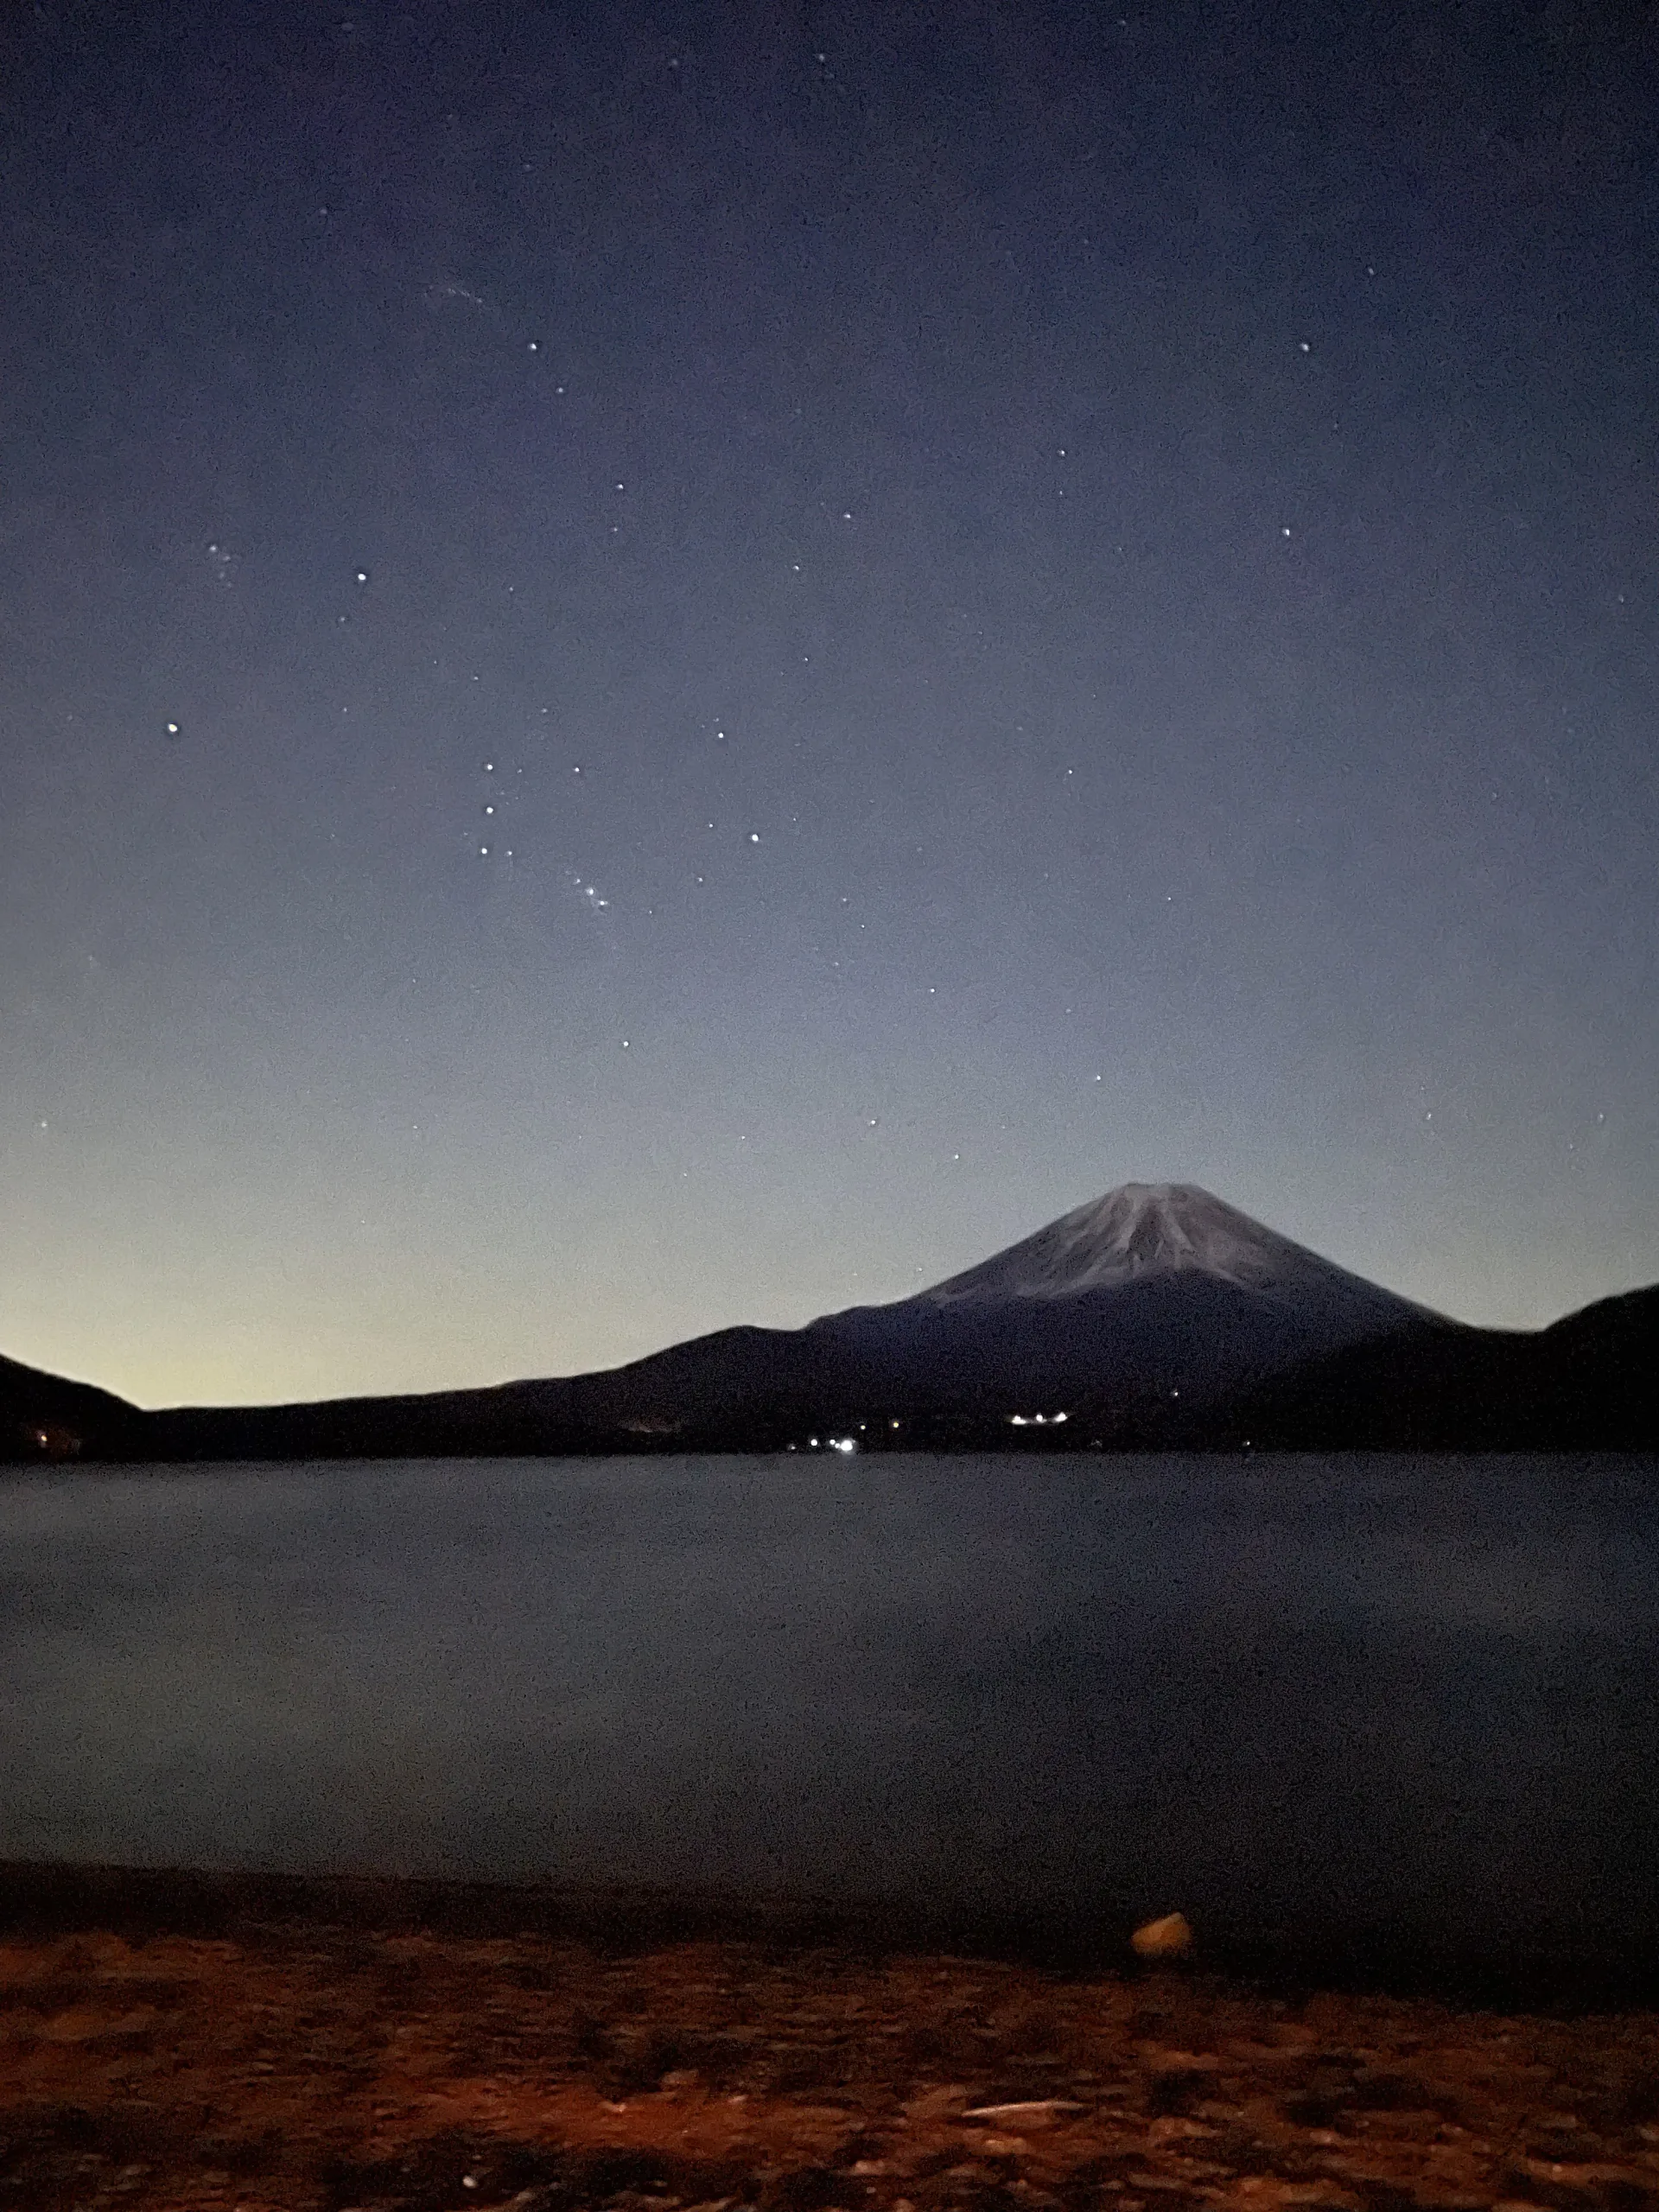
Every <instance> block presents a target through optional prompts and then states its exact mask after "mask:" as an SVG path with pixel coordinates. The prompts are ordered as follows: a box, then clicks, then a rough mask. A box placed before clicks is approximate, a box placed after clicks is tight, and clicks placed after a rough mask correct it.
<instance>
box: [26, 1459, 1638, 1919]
mask: <svg viewBox="0 0 1659 2212" xmlns="http://www.w3.org/2000/svg"><path fill="white" fill-rule="evenodd" d="M1656 1477H1659V1460H1655V1459H1606V1458H1601V1459H1583V1460H1569V1459H1403V1458H1373V1457H1356V1458H1340V1459H1338V1458H1333V1459H1326V1460H1319V1459H1289V1458H1287V1459H1268V1458H1265V1457H1254V1458H1249V1459H1223V1458H1201V1459H1200V1458H1193V1459H1154V1458H1148V1459H1115V1458H1098V1459H1096V1458H1077V1459H1064V1458H1059V1459H1030V1458H1018V1459H1013V1458H1009V1459H999V1458H976V1459H921V1458H911V1457H907V1456H899V1455H897V1454H895V1455H892V1456H876V1455H871V1456H867V1457H864V1458H841V1457H836V1458H817V1457H815V1458H813V1459H810V1460H808V1459H801V1458H798V1457H786V1458H781V1459H659V1458H652V1459H625V1460H617V1459H612V1460H575V1461H573V1460H510V1461H503V1460H498V1461H482V1462H480V1461H468V1462H448V1461H446V1462H432V1461H418V1462H403V1463H398V1462H381V1463H360V1464H345V1465H338V1464H337V1465H327V1466H312V1467H303V1466H302V1467H258V1468H237V1469H228V1468H218V1467H209V1468H200V1467H194V1468H188V1469H187V1468H181V1469H176V1470H162V1471H156V1470H151V1469H146V1470H118V1469H105V1470H100V1469H80V1470H76V1471H73V1472H69V1471H44V1470H41V1471H36V1470H29V1471H20V1472H18V1473H16V1474H13V1475H9V1476H8V1477H7V1478H6V1479H5V1480H4V1481H3V1483H0V1655H3V1656H0V1681H3V1689H4V1695H3V1700H0V1775H3V1783H0V1858H10V1859H71V1860H102V1861H118V1862H122V1863H125V1864H130V1865H144V1866H168V1865H181V1864H188V1865H194V1866H213V1867H259V1868H267V1869H278V1870H286V1871H292V1872H313V1871H316V1872H321V1871H332V1872H340V1871H344V1870H354V1871H375V1872H397V1873H424V1874H440V1875H449V1876H470V1877H483V1878H495V1879H509V1880H518V1879H527V1878H555V1879H569V1880H577V1881H583V1882H590V1881H607V1882H608V1881H632V1882H645V1883H651V1884H658V1883H660V1884H668V1885H688V1884H689V1885H700V1886H714V1887H716V1888H721V1889H728V1890H734V1891H740V1892H743V1893H746V1894H748V1893H756V1892H768V1893H779V1892H782V1893H809V1894H813V1895H817V1896H820V1897H829V1898H832V1899H838V1900H851V1899H860V1898H867V1897H893V1898H899V1899H921V1900H925V1901H928V1902H931V1903H935V1904H955V1905H961V1906H966V1907H984V1906H989V1907H992V1908H999V1907H1007V1906H1009V1905H1019V1906H1024V1905H1034V1906H1038V1907H1040V1908H1043V1909H1046V1910H1058V1911H1059V1912H1061V1913H1065V1912H1068V1911H1072V1910H1076V1911H1078V1912H1087V1911H1090V1910H1095V1909H1096V1908H1097V1907H1098V1905H1099V1903H1100V1901H1101V1900H1102V1899H1103V1898H1109V1899H1113V1900H1118V1901H1121V1902H1122V1904H1123V1905H1124V1906H1125V1907H1126V1908H1127V1909H1128V1910H1132V1911H1134V1912H1136V1913H1145V1914H1147V1915H1150V1914H1152V1913H1154V1912H1162V1911H1167V1910H1174V1909H1178V1908H1179V1909H1180V1910H1185V1911H1186V1912H1187V1913H1188V1915H1189V1916H1191V1917H1192V1919H1193V1920H1194V1921H1195V1922H1196V1923H1198V1924H1199V1925H1200V1927H1201V1928H1202V1927H1203V1925H1204V1924H1205V1922H1206V1918H1207V1919H1208V1920H1209V1921H1210V1922H1211V1923H1215V1924H1217V1925H1221V1924H1230V1925H1236V1926H1253V1927H1267V1928H1270V1927H1273V1926H1275V1925H1279V1924H1281V1923H1284V1924H1290V1923H1303V1922H1306V1920H1307V1919H1308V1917H1309V1916H1313V1917H1314V1918H1316V1919H1320V1920H1323V1921H1327V1922H1329V1923H1332V1924H1343V1923H1348V1922H1353V1923H1363V1924H1365V1925H1382V1924H1387V1925H1389V1926H1390V1927H1393V1928H1395V1929H1401V1930H1404V1931H1406V1932H1407V1933H1408V1935H1409V1934H1410V1932H1411V1931H1414V1930H1421V1931H1422V1932H1423V1933H1424V1934H1425V1935H1426V1936H1433V1937H1435V1938H1437V1939H1439V1940H1443V1941H1454V1942H1462V1943H1467V1944H1474V1945H1477V1946H1478V1945H1480V1944H1488V1945H1490V1944H1495V1943H1503V1942H1506V1941H1507V1940H1509V1939H1510V1938H1512V1937H1513V1936H1515V1934H1516V1930H1517V1929H1524V1930H1525V1931H1527V1933H1528V1935H1529V1937H1530V1938H1532V1939H1534V1940H1536V1941H1538V1942H1559V1943H1567V1944H1581V1943H1586V1942H1587V1943H1589V1944H1591V1945H1592V1947H1595V1948H1600V1947H1608V1948H1614V1949H1619V1950H1630V1949H1632V1948H1634V1949H1650V1950H1651V1951H1652V1952H1653V1954H1654V1955H1655V1957H1656V1959H1659V1847H1656V1839H1659V1482H1656V1479H1655V1478H1656Z"/></svg>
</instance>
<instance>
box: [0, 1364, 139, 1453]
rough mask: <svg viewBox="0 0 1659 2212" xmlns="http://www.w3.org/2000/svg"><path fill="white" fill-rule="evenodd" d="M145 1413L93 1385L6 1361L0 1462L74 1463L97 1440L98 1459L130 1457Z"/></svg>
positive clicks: (0, 1377) (0, 1399)
mask: <svg viewBox="0 0 1659 2212" xmlns="http://www.w3.org/2000/svg"><path fill="white" fill-rule="evenodd" d="M143 1421H144V1415H143V1414H141V1413H140V1412H139V1410H138V1408H137V1406H130V1405H129V1404H128V1403H127V1402H126V1400H125V1399H124V1398H118V1397H114V1396H112V1395H111V1393H110V1392H109V1391H108V1390H99V1389H94V1388H93V1386H92V1384H91V1383H69V1382H66V1381H65V1380H64V1378H63V1377H62V1376H60V1375H48V1374H46V1373H45V1372H44V1371H43V1370H41V1369H40V1368H38V1367H25V1366H24V1365H23V1364H22V1362H21V1361H20V1360H16V1359H3V1358H0V1459H74V1458H76V1457H78V1456H79V1454H80V1453H81V1452H82V1451H84V1450H85V1448H86V1441H87V1440H88V1439H95V1440H97V1445H98V1451H97V1453H96V1455H95V1456H98V1457H102V1458H113V1459H124V1458H126V1457H127V1456H128V1453H127V1450H126V1449H125V1448H121V1449H115V1448H112V1447H113V1446H117V1445H118V1444H124V1443H125V1442H130V1441H131V1440H136V1438H137V1434H138V1432H139V1430H140V1429H141V1428H142V1426H143Z"/></svg>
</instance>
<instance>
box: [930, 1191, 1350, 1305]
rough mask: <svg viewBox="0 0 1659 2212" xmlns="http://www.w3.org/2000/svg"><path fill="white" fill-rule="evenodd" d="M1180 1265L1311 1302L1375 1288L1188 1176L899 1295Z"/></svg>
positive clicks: (953, 1300)
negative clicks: (1313, 1296)
mask: <svg viewBox="0 0 1659 2212" xmlns="http://www.w3.org/2000/svg"><path fill="white" fill-rule="evenodd" d="M1169 1274H1203V1275H1209V1276H1211V1277H1212V1278H1214V1279H1215V1280H1217V1281H1221V1282H1227V1283H1231V1284H1232V1285H1234V1287H1236V1288H1237V1289H1240V1290H1252V1291H1265V1292H1268V1293H1278V1294H1281V1295H1285V1296H1292V1297H1297V1298H1306V1297H1308V1296H1309V1295H1311V1294H1317V1295H1319V1297H1320V1302H1321V1303H1323V1302H1325V1300H1327V1299H1328V1298H1329V1297H1330V1295H1331V1294H1332V1293H1333V1292H1334V1291H1337V1290H1338V1289H1339V1288H1340V1289H1342V1290H1344V1291H1347V1292H1350V1293H1351V1292H1353V1291H1361V1292H1363V1293H1365V1294H1368V1296H1370V1297H1375V1296H1376V1286H1375V1285H1373V1284H1370V1283H1367V1282H1363V1281H1362V1280H1361V1278H1360V1277H1358V1276H1357V1275H1351V1274H1349V1273H1348V1272H1347V1270H1346V1269H1345V1268H1338V1267H1337V1266H1335V1265H1334V1264H1333V1263H1332V1262H1331V1261H1329V1260H1323V1259H1321V1258H1320V1257H1319V1255H1318V1254H1317V1253H1316V1252H1310V1251H1309V1250H1308V1249H1306V1246H1305V1245H1301V1244H1295V1243H1292V1242H1291V1240H1290V1238H1289V1237H1287V1236H1279V1235H1278V1234H1277V1232H1276V1231H1274V1230H1271V1229H1267V1228H1264V1227H1263V1226H1262V1223H1260V1222H1259V1221H1252V1220H1251V1218H1250V1217H1249V1214H1246V1213H1241V1212H1240V1211H1238V1209H1237V1207H1236V1206H1230V1205H1226V1204H1225V1203H1224V1201H1223V1200H1222V1199H1220V1198H1215V1197H1213V1196H1212V1195H1211V1192H1208V1191H1204V1190H1200V1189H1199V1188H1198V1185H1196V1184H1193V1183H1124V1184H1122V1185H1119V1187H1118V1188H1117V1189H1116V1190H1115V1191H1108V1192H1107V1193H1106V1195H1105V1197H1104V1198H1095V1199H1092V1200H1091V1201H1090V1203H1089V1204H1088V1205H1081V1206H1077V1207H1074V1208H1073V1209H1072V1211H1071V1212H1070V1213H1067V1214H1062V1215H1061V1216H1060V1217H1059V1219H1058V1221H1051V1222H1050V1223H1049V1224H1047V1226H1046V1228H1043V1229H1039V1230H1037V1231H1036V1233H1035V1234H1034V1235H1033V1236H1027V1237H1023V1238H1022V1239H1021V1240H1020V1243H1018V1244H1011V1245H1009V1247H1008V1248H1007V1250H1006V1251H1004V1252H998V1253H996V1254H995V1255H993V1257H991V1258H990V1259H988V1260H982V1261H981V1262H980V1263H979V1265H978V1266H977V1267H974V1268H968V1269H967V1270H966V1271H965V1272H964V1273H963V1274H959V1275H952V1276H950V1279H949V1280H948V1281H944V1282H942V1283H938V1284H936V1285H935V1286H934V1287H932V1288H931V1290H925V1291H921V1292H919V1293H918V1294H917V1296H916V1299H915V1300H913V1301H906V1302H917V1303H923V1302H925V1303H928V1304H931V1305H938V1306H950V1305H955V1304H957V1303H958V1302H959V1301H961V1300H975V1301H986V1300H1001V1299H1007V1298H1072V1297H1076V1296H1077V1295H1078V1294H1080V1293H1082V1292H1084V1291H1093V1290H1115V1289H1118V1288H1121V1287H1122V1286H1123V1285H1125V1284H1128V1283H1132V1282H1136V1281H1141V1280H1142V1279H1143V1278H1145V1277H1147V1276H1150V1275H1169Z"/></svg>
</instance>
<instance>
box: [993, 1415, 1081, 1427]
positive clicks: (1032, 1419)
mask: <svg viewBox="0 0 1659 2212" xmlns="http://www.w3.org/2000/svg"><path fill="white" fill-rule="evenodd" d="M1070 1420H1071V1414H1009V1415H1008V1421H1009V1423H1010V1425H1011V1426H1012V1427H1014V1428H1046V1427H1047V1425H1048V1424H1049V1422H1050V1421H1070Z"/></svg>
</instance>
